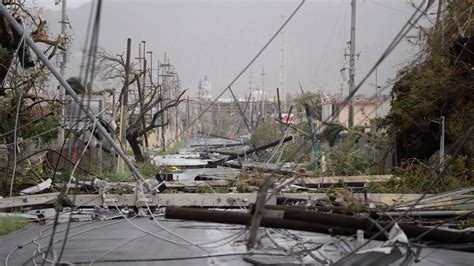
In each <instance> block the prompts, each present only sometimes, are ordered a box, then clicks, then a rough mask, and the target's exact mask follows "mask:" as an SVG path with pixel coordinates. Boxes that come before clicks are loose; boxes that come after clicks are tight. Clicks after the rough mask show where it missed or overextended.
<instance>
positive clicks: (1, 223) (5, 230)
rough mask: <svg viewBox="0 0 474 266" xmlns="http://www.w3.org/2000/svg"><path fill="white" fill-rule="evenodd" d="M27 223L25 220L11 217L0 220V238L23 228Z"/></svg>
mask: <svg viewBox="0 0 474 266" xmlns="http://www.w3.org/2000/svg"><path fill="white" fill-rule="evenodd" d="M27 225H28V221H27V220H26V219H25V218H22V217H18V216H13V217H2V218H0V236H4V235H7V234H9V233H11V232H14V231H17V230H20V229H23V228H25V227H26V226H27Z"/></svg>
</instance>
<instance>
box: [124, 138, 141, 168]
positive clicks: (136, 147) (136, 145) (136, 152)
mask: <svg viewBox="0 0 474 266" xmlns="http://www.w3.org/2000/svg"><path fill="white" fill-rule="evenodd" d="M126 137H127V141H128V144H130V147H131V148H132V151H133V156H134V157H135V160H136V161H137V162H144V161H145V157H144V156H143V152H142V149H141V148H140V142H139V141H138V133H137V132H133V133H127V136H126Z"/></svg>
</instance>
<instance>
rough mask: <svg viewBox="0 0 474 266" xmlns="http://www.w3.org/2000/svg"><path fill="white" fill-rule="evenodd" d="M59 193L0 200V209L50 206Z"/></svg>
mask: <svg viewBox="0 0 474 266" xmlns="http://www.w3.org/2000/svg"><path fill="white" fill-rule="evenodd" d="M58 195H59V193H57V192H56V193H46V194H38V195H29V196H20V197H10V198H3V199H0V209H5V208H14V207H24V206H34V205H43V204H44V205H52V204H53V203H54V201H55V200H56V199H57V198H58Z"/></svg>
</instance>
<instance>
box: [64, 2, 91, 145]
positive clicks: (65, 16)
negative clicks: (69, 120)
mask: <svg viewBox="0 0 474 266" xmlns="http://www.w3.org/2000/svg"><path fill="white" fill-rule="evenodd" d="M61 9H62V10H61V36H62V40H61V45H62V46H63V47H64V48H65V47H66V30H67V25H66V24H67V22H66V20H67V15H66V10H67V1H66V0H62V1H61ZM61 59H62V60H61V64H60V65H59V73H60V74H61V76H62V77H63V78H66V77H65V73H66V60H67V55H66V51H61ZM84 85H86V84H84ZM58 89H59V99H60V100H61V102H62V106H61V116H62V122H64V121H65V119H64V116H65V114H66V112H65V110H64V105H65V102H64V101H65V99H66V97H65V95H66V94H65V89H64V88H63V87H62V86H58ZM58 141H59V144H60V145H62V143H63V142H64V128H62V127H61V128H59V136H58Z"/></svg>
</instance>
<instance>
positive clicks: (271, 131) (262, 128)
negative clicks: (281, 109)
mask: <svg viewBox="0 0 474 266" xmlns="http://www.w3.org/2000/svg"><path fill="white" fill-rule="evenodd" d="M293 136H294V137H293V140H292V141H290V142H286V143H284V144H283V147H282V149H284V152H283V154H282V156H281V160H284V161H286V160H288V161H289V162H296V161H305V160H308V159H309V158H310V153H311V141H306V143H305V145H304V146H303V147H301V145H302V144H303V143H304V141H305V139H303V138H302V137H300V136H298V135H293ZM281 138H282V135H281V128H280V126H279V125H277V124H273V123H270V122H264V123H261V124H260V125H259V126H258V128H257V129H256V130H255V131H254V132H253V134H252V136H251V138H250V144H252V145H253V146H255V147H258V146H262V145H265V144H268V143H270V142H273V141H277V140H280V139H281ZM271 151H272V149H271V148H270V149H267V150H266V151H260V152H259V153H258V155H257V156H258V158H259V159H260V160H265V159H267V158H268V156H269V155H270V152H271ZM295 154H296V155H295ZM292 155H293V156H294V157H291V156H292ZM277 157H278V156H277V155H276V156H274V160H273V161H275V160H276V159H277Z"/></svg>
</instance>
